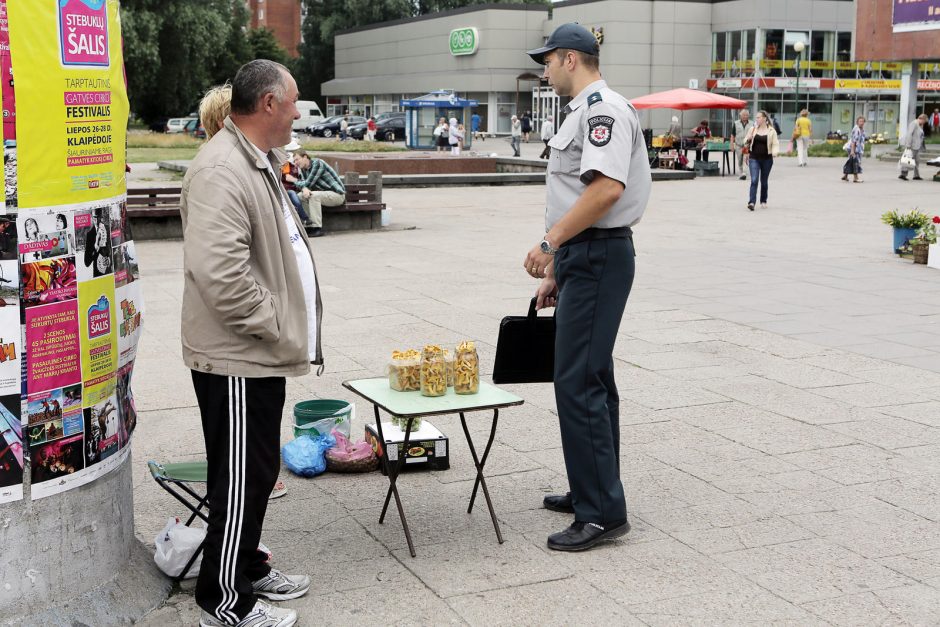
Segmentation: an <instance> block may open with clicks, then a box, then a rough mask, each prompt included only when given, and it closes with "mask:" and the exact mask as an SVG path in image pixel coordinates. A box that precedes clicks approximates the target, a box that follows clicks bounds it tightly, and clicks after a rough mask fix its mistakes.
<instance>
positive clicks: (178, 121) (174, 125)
mask: <svg viewBox="0 0 940 627" xmlns="http://www.w3.org/2000/svg"><path fill="white" fill-rule="evenodd" d="M196 119H198V118H170V119H169V120H167V121H166V132H167V133H182V132H183V131H184V130H185V129H186V124H188V123H189V122H190V121H191V120H196Z"/></svg>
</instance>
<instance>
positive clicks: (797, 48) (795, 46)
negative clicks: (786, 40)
mask: <svg viewBox="0 0 940 627" xmlns="http://www.w3.org/2000/svg"><path fill="white" fill-rule="evenodd" d="M805 49H806V44H804V43H803V42H802V41H798V42H796V43H795V44H793V50H794V51H796V117H800V110H801V109H800V58H801V57H802V56H803V51H804V50H805Z"/></svg>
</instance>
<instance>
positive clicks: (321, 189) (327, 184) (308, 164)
mask: <svg viewBox="0 0 940 627" xmlns="http://www.w3.org/2000/svg"><path fill="white" fill-rule="evenodd" d="M294 157H295V159H296V161H295V163H296V164H297V167H298V168H300V178H299V179H297V180H296V181H294V182H293V183H294V185H295V186H296V187H297V189H298V190H300V200H301V202H302V203H303V205H304V209H305V210H306V213H307V216H309V218H310V222H311V223H312V229H311V230H310V236H311V237H320V236H321V235H323V205H326V206H327V207H338V206H340V205H342V204H343V203H344V202H346V186H345V185H343V181H342V179H340V177H339V174H337V173H336V170H334V169H333V168H331V167H330V166H328V165H327V164H326V162H325V161H324V160H323V159H316V158H311V157H310V155H308V154H307V153H306V151H304V150H298V151H297V152H296V153H294ZM305 226H306V225H305Z"/></svg>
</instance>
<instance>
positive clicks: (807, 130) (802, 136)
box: [793, 109, 813, 168]
mask: <svg viewBox="0 0 940 627" xmlns="http://www.w3.org/2000/svg"><path fill="white" fill-rule="evenodd" d="M812 135H813V122H812V121H811V120H810V119H809V111H808V110H806V109H803V110H802V111H800V117H798V118H797V119H796V124H795V125H794V127H793V143H795V144H796V155H797V163H798V166H799V167H801V168H805V167H806V165H807V161H806V156H807V153H808V152H809V138H810V137H812Z"/></svg>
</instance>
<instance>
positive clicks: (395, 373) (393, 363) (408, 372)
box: [388, 350, 421, 392]
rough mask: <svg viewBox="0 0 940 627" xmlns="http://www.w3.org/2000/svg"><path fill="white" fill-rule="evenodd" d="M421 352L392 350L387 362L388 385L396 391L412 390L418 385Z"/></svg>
mask: <svg viewBox="0 0 940 627" xmlns="http://www.w3.org/2000/svg"><path fill="white" fill-rule="evenodd" d="M420 370H421V353H419V352H418V351H416V350H406V351H392V359H391V360H390V361H389V362H388V387H390V388H392V389H393V390H396V391H398V392H413V391H415V390H417V389H418V388H419V385H420V381H419V379H420Z"/></svg>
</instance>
